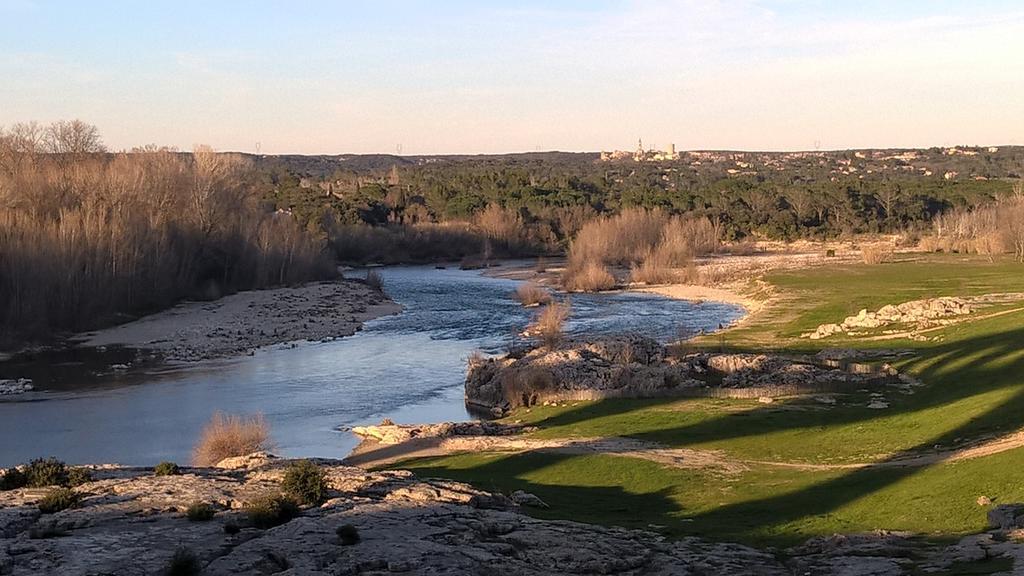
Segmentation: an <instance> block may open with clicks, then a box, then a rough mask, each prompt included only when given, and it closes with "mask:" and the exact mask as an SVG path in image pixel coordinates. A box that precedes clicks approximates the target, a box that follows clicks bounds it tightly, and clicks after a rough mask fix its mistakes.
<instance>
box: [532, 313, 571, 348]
mask: <svg viewBox="0 0 1024 576" xmlns="http://www.w3.org/2000/svg"><path fill="white" fill-rule="evenodd" d="M569 311H570V305H569V302H568V301H565V302H552V303H551V304H548V305H547V306H545V307H544V309H543V310H541V311H540V313H538V314H537V317H536V318H535V319H534V321H533V324H531V325H530V328H529V330H530V333H531V334H533V335H534V336H536V338H537V339H538V340H540V342H541V344H542V345H544V346H545V347H547V348H556V347H558V345H559V344H561V343H562V340H564V339H565V331H564V325H565V321H566V320H567V319H568V318H569Z"/></svg>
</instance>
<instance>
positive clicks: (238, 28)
mask: <svg viewBox="0 0 1024 576" xmlns="http://www.w3.org/2000/svg"><path fill="white" fill-rule="evenodd" d="M72 118H80V119H82V120H85V121H87V122H90V123H92V124H95V125H97V126H98V127H99V129H100V132H101V134H102V135H103V137H104V141H105V143H106V144H107V146H108V147H109V148H111V149H113V150H118V149H125V148H130V147H132V146H141V145H146V144H159V145H170V146H176V147H178V148H180V149H183V150H184V149H190V148H191V147H192V146H194V145H195V144H209V145H211V146H213V147H214V148H216V149H219V150H235V151H242V152H256V151H261V152H263V153H267V154H284V153H296V154H342V153H390V154H394V153H401V154H406V155H413V154H441V153H502V152H521V151H534V150H567V151H598V150H612V149H629V150H632V149H635V148H636V145H637V140H638V139H639V138H642V139H643V142H644V146H645V147H655V146H656V147H659V148H664V147H665V146H666V145H667V144H669V143H674V144H675V145H676V147H677V148H678V149H681V150H694V149H741V150H812V149H818V148H820V149H846V148H867V147H928V146H952V145H986V146H987V145H1008V144H1024V2H1022V1H1021V0H1015V1H1004V0H974V1H960V0H957V1H952V0H886V1H882V0H859V1H853V2H851V1H845V2H839V1H834V0H660V1H658V0H588V1H577V0H566V1H558V0H548V1H541V0H522V1H504V0H494V1H485V0H479V1H466V0H451V1H446V0H404V1H398V0H378V1H349V2H344V1H312V0H310V1H302V0H292V1H269V0H268V1H260V0H249V1H242V0H217V1H207V0H204V1H193V0H176V1H174V2H149V1H133V2H128V1H122V2H114V1H102V0H90V1H88V2H85V1H63V2H62V1H56V0H54V1H46V0H0V125H9V124H11V123H14V122H20V121H31V120H36V121H39V122H50V121H54V120H60V119H72Z"/></svg>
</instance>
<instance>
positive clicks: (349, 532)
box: [334, 524, 359, 546]
mask: <svg viewBox="0 0 1024 576" xmlns="http://www.w3.org/2000/svg"><path fill="white" fill-rule="evenodd" d="M334 533H335V534H337V535H338V540H340V541H341V545H342V546H351V545H353V544H357V543H359V529H358V528H356V527H355V526H353V525H351V524H342V525H341V526H338V529H337V530H335V531H334Z"/></svg>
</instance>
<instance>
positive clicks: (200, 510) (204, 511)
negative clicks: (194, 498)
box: [185, 502, 214, 522]
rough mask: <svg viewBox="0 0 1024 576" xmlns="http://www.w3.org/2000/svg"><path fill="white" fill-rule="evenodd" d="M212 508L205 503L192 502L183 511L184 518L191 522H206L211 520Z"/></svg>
mask: <svg viewBox="0 0 1024 576" xmlns="http://www.w3.org/2000/svg"><path fill="white" fill-rule="evenodd" d="M213 514H214V510H213V506H210V505H209V504H207V503H206V502H193V503H191V504H189V505H188V508H186V509H185V517H186V518H188V519H189V520H191V521H192V522H206V521H207V520H212V519H213Z"/></svg>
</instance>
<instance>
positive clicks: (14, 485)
mask: <svg viewBox="0 0 1024 576" xmlns="http://www.w3.org/2000/svg"><path fill="white" fill-rule="evenodd" d="M25 486H28V476H26V475H25V473H24V472H22V471H21V470H19V469H17V468H8V469H7V471H6V472H4V475H3V478H0V490H17V489H18V488H24V487H25Z"/></svg>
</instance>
